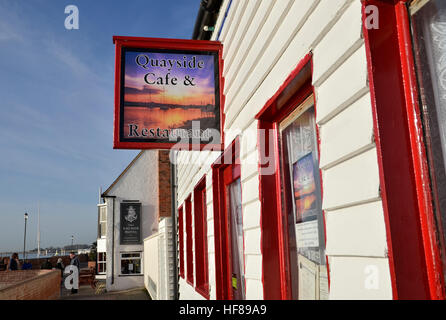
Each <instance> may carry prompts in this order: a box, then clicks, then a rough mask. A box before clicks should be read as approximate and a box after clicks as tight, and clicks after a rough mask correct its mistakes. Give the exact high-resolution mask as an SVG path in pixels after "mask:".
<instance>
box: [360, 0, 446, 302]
mask: <svg viewBox="0 0 446 320" xmlns="http://www.w3.org/2000/svg"><path fill="white" fill-rule="evenodd" d="M409 2H410V0H394V1H390V0H362V4H363V26H364V27H363V33H364V39H365V45H366V52H367V60H368V72H369V81H370V94H371V99H372V111H373V117H374V133H375V140H376V146H377V152H378V164H379V169H380V170H379V171H380V184H381V193H382V199H383V207H384V217H385V220H386V229H387V230H386V231H387V242H388V249H389V263H390V273H391V279H392V289H393V298H394V299H444V298H445V289H444V282H443V270H442V267H441V260H440V253H439V248H438V246H437V243H436V240H435V223H434V212H433V207H432V198H431V188H430V179H429V171H428V165H427V156H426V150H425V142H424V137H423V127H422V122H421V116H420V109H419V103H418V86H417V79H416V73H415V66H414V58H413V51H412V50H413V47H412V39H411V30H410V18H409V15H408V9H407V3H409ZM369 5H374V6H376V7H377V8H378V10H379V11H378V12H379V20H380V22H381V23H380V24H379V28H378V29H367V28H366V24H365V19H366V18H367V17H366V13H365V8H366V7H367V6H369Z"/></svg>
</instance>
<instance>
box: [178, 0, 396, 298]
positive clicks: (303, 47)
mask: <svg viewBox="0 0 446 320" xmlns="http://www.w3.org/2000/svg"><path fill="white" fill-rule="evenodd" d="M229 2H230V1H229V0H225V1H224V2H223V5H222V8H221V9H220V16H219V18H218V20H217V25H216V26H215V30H219V29H220V27H221V23H222V21H223V18H222V15H223V14H224V13H225V12H226V8H227V6H228V5H229ZM216 36H217V32H214V35H213V38H212V39H213V40H215V39H216ZM219 40H220V41H222V43H223V48H224V50H223V57H224V70H223V76H224V78H225V86H224V94H225V98H226V102H225V116H226V118H225V146H226V147H227V146H228V145H229V144H230V143H231V142H232V140H233V139H234V138H235V137H236V136H237V135H238V134H241V135H240V139H241V140H240V143H241V159H242V162H241V180H242V203H243V209H242V210H243V228H244V237H245V238H244V240H245V242H244V244H245V272H246V297H247V298H248V299H262V298H263V284H262V263H261V261H262V255H261V250H260V237H261V229H260V201H259V188H258V187H259V177H258V172H257V162H258V161H257V160H258V154H257V152H258V150H257V149H256V144H255V143H253V140H252V135H253V134H254V135H255V134H256V129H257V121H256V120H255V119H254V116H255V115H256V114H257V113H258V112H259V111H260V109H261V108H262V107H263V106H264V105H265V103H266V101H268V99H269V98H270V97H272V96H273V95H274V94H275V92H276V91H277V90H278V88H279V87H280V86H281V85H282V84H283V82H284V81H285V79H286V78H287V77H288V75H289V74H290V73H291V71H292V70H294V69H295V68H296V66H297V64H298V63H299V61H300V60H301V59H302V58H303V57H305V56H306V55H307V54H308V53H309V52H312V53H313V84H314V87H315V95H316V96H315V99H316V110H317V124H318V128H319V133H320V159H321V160H320V161H321V169H322V181H323V208H324V210H325V214H326V220H327V221H326V238H327V239H326V247H327V252H326V253H327V256H328V262H329V267H330V283H331V286H330V298H331V299H337V298H342V299H344V298H351V299H362V298H364V299H367V298H371V299H373V298H380V299H391V298H392V290H391V283H390V274H389V262H388V258H387V254H386V252H387V245H386V233H385V226H384V216H383V209H382V203H381V197H380V193H379V176H378V162H377V152H376V147H375V143H374V139H373V119H372V112H371V108H372V107H371V100H370V95H369V87H368V81H367V60H366V55H365V48H364V40H363V38H362V22H361V3H360V1H356V0H355V1H353V0H330V1H325V0H290V1H285V0H284V1H260V0H249V1H245V0H233V1H232V5H231V8H230V10H229V12H228V17H227V18H226V21H225V24H224V25H223V28H222V32H221V35H220V39H219ZM250 136H251V139H248V137H250ZM254 141H256V140H254ZM218 156H219V153H218V152H204V153H198V152H179V154H178V160H179V165H178V167H177V168H178V204H179V205H181V204H182V203H184V200H185V199H186V198H187V197H188V196H189V195H190V194H192V196H193V188H194V186H195V185H196V183H197V182H198V181H199V180H200V179H201V178H202V177H203V175H204V174H206V175H207V179H206V188H207V193H206V197H207V200H208V206H207V210H208V211H207V217H208V248H209V249H208V250H209V257H208V258H209V279H210V295H211V299H215V297H216V295H215V276H216V275H215V253H214V230H213V226H214V224H213V206H212V196H213V195H212V178H211V177H212V171H211V164H212V163H213V162H214V161H215V160H216V158H217V157H218ZM192 201H193V199H192ZM192 216H193V215H192ZM184 230H185V228H184ZM370 265H373V266H376V267H377V268H378V271H379V275H380V283H379V287H378V289H376V290H367V289H366V288H365V286H364V276H365V275H364V270H366V268H367V266H370ZM180 298H181V299H202V298H203V297H201V296H200V295H199V294H198V293H197V292H195V291H194V290H193V288H192V287H191V286H190V285H189V284H187V283H186V282H185V281H184V280H183V279H182V278H181V279H180Z"/></svg>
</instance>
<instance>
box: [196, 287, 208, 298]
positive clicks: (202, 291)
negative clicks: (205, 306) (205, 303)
mask: <svg viewBox="0 0 446 320" xmlns="http://www.w3.org/2000/svg"><path fill="white" fill-rule="evenodd" d="M195 291H196V292H197V293H199V294H200V295H202V296H203V297H204V298H205V299H206V300H209V299H210V298H211V295H210V293H209V289H205V288H202V287H195Z"/></svg>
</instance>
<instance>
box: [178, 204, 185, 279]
mask: <svg viewBox="0 0 446 320" xmlns="http://www.w3.org/2000/svg"><path fill="white" fill-rule="evenodd" d="M183 219H184V218H183V206H181V207H180V208H179V209H178V242H179V249H178V250H179V251H180V277H182V278H183V279H184V220H183Z"/></svg>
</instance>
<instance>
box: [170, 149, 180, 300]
mask: <svg viewBox="0 0 446 320" xmlns="http://www.w3.org/2000/svg"><path fill="white" fill-rule="evenodd" d="M175 164H176V153H175V151H174V150H171V151H170V190H171V196H170V198H171V211H172V247H173V252H174V253H175V254H174V259H173V273H174V274H173V279H174V283H173V296H174V300H178V299H179V298H180V297H179V290H178V286H179V275H178V252H177V188H178V186H177V174H176V172H177V170H176V165H175Z"/></svg>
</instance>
